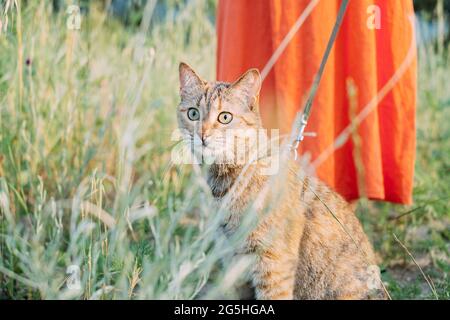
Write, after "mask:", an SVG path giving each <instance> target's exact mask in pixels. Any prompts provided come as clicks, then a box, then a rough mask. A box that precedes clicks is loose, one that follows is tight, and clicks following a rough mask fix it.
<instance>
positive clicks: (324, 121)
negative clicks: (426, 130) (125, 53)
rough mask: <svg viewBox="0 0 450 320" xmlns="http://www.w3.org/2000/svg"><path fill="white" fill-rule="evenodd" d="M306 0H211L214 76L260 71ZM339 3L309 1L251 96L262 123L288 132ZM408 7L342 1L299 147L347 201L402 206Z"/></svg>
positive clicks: (410, 32)
mask: <svg viewBox="0 0 450 320" xmlns="http://www.w3.org/2000/svg"><path fill="white" fill-rule="evenodd" d="M309 3H310V1H309V0H298V1H284V0H253V1H251V0H239V1H236V0H220V1H219V6H218V20H217V33H218V49H217V78H218V80H222V81H233V80H235V79H237V77H238V76H239V75H240V74H242V73H243V72H244V71H245V70H247V69H249V68H252V67H256V68H259V69H260V70H262V69H263V68H264V66H265V65H266V63H267V62H268V60H269V59H270V57H271V55H272V54H273V52H274V51H275V50H276V48H277V47H278V46H279V45H280V43H281V41H282V40H283V38H284V37H285V36H286V34H287V33H288V32H289V30H290V29H291V27H292V26H293V25H294V24H295V22H296V20H297V19H298V17H299V16H300V14H301V13H302V12H303V10H304V9H305V7H306V6H307V5H308V4H309ZM374 3H375V5H376V6H377V7H375V11H372V10H373V7H371V8H369V6H370V5H373V4H374ZM339 5H340V1H338V0H326V1H324V0H322V1H319V2H318V4H317V5H316V6H315V7H314V9H313V10H312V13H311V14H310V15H309V16H308V17H307V18H306V20H305V21H304V23H303V25H302V26H301V27H300V29H299V30H298V31H297V32H296V33H295V36H294V37H293V38H292V40H291V41H290V43H289V45H288V46H287V47H286V49H285V50H284V52H283V53H282V54H281V56H280V58H279V59H278V60H277V62H276V63H275V65H274V66H273V68H272V69H271V71H270V72H269V73H268V74H267V77H266V78H265V80H264V82H263V87H262V91H261V97H260V110H261V116H262V119H263V123H264V125H265V127H267V128H279V129H280V130H281V133H290V130H291V126H292V122H293V120H294V118H295V115H296V113H297V111H299V110H300V109H301V108H302V107H303V105H302V104H303V102H304V100H305V97H306V95H307V93H308V91H309V88H310V86H311V84H312V81H313V78H314V75H315V74H316V72H317V70H318V68H319V64H320V61H321V59H322V56H323V53H324V51H325V47H326V45H327V42H328V39H329V37H330V34H331V30H332V28H333V25H334V23H335V19H336V16H337V12H338V10H339ZM376 10H379V11H378V12H376ZM377 13H379V15H378V16H376V14H377ZM413 13H414V11H413V5H412V1H411V0H402V1H386V0H375V1H374V0H354V1H350V4H349V6H348V9H347V12H346V15H345V18H344V21H343V24H342V27H341V29H340V31H339V35H338V37H337V39H336V43H335V45H334V48H333V50H332V52H331V54H330V58H329V60H328V62H327V65H326V68H325V72H324V75H323V78H322V80H321V83H320V86H319V89H318V92H317V96H316V99H315V101H314V104H313V108H312V114H311V117H310V119H309V123H308V126H307V128H306V131H313V132H316V133H317V137H314V138H305V140H304V141H303V142H302V143H301V145H300V150H299V152H300V153H302V154H305V153H309V154H310V157H311V161H312V163H313V164H315V165H316V168H315V169H316V173H317V175H318V176H319V178H321V179H322V180H324V181H325V182H326V183H327V184H329V185H330V186H331V187H333V188H334V189H335V190H337V191H338V192H339V193H341V194H342V195H343V196H344V197H345V198H346V199H347V200H353V199H357V198H359V197H362V196H365V197H368V198H371V199H379V200H387V201H392V202H397V203H404V204H410V203H411V202H412V195H411V193H412V185H413V174H414V160H415V106H416V52H415V40H414V29H413V25H412V23H411V21H410V19H409V18H410V15H412V14H413ZM378 18H379V20H377V19H378ZM376 22H379V28H377V25H376ZM374 23H375V24H374ZM369 26H371V27H369ZM374 27H375V28H374ZM411 52H413V55H412V56H411V55H410V58H411V59H410V60H409V63H407V64H405V58H406V57H407V56H408V53H411ZM402 66H403V67H404V69H403V72H402V73H401V74H400V77H399V78H398V79H397V80H396V82H395V85H394V86H393V88H392V89H390V90H389V91H387V94H386V95H385V96H382V97H380V99H378V101H375V103H374V105H373V106H374V108H373V109H371V111H370V112H369V113H368V114H366V117H365V118H364V119H363V121H362V122H361V123H360V125H359V126H358V127H357V129H356V130H355V131H354V133H353V134H351V135H350V137H349V138H348V140H347V141H346V142H345V144H343V145H342V146H340V147H339V148H337V149H336V150H335V151H333V152H331V153H330V154H328V155H327V154H326V151H327V150H330V146H332V145H333V143H334V141H335V139H336V137H338V136H339V135H340V134H341V133H342V132H343V131H344V130H345V129H346V128H347V127H348V126H349V124H350V120H351V119H354V116H355V115H357V114H359V113H360V112H361V111H362V110H363V109H364V108H365V107H366V106H367V105H369V106H370V102H371V101H372V102H374V101H373V99H375V97H377V94H378V93H379V92H380V90H381V91H383V90H384V89H383V87H384V86H385V85H386V84H387V83H388V82H389V81H390V80H391V81H392V79H391V78H392V77H393V76H394V74H396V72H397V71H398V70H399V69H401V68H403V67H402ZM348 79H352V80H353V83H354V85H355V88H356V90H357V94H356V96H354V98H353V100H352V99H349V96H348V90H347V86H346V83H347V80H348ZM365 110H366V111H367V109H365ZM324 152H325V154H324ZM324 155H325V156H324Z"/></svg>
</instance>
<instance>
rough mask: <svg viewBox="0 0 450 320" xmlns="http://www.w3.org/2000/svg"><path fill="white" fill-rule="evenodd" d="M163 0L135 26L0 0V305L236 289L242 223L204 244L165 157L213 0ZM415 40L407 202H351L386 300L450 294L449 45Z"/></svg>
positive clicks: (186, 179)
mask: <svg viewBox="0 0 450 320" xmlns="http://www.w3.org/2000/svg"><path fill="white" fill-rule="evenodd" d="M5 3H12V2H10V1H6V2H5ZM19 3H20V2H19ZM169 3H170V5H169V6H168V10H167V12H165V14H164V17H163V19H156V20H155V21H154V22H153V23H152V24H151V28H149V29H148V31H146V28H145V26H144V27H142V26H140V27H139V26H135V27H133V26H130V27H124V25H123V24H122V23H121V22H119V21H117V20H116V19H114V18H112V17H111V16H109V15H108V14H107V13H106V12H105V11H104V10H102V9H101V8H100V7H99V6H96V5H92V6H90V7H89V10H88V13H84V14H83V15H82V21H81V25H80V29H79V30H72V29H73V28H71V27H70V26H68V21H67V19H68V15H67V14H66V13H65V12H64V10H62V11H61V12H59V13H54V12H52V6H51V5H50V1H49V2H47V1H29V2H28V3H27V5H23V7H22V8H20V10H18V9H17V8H16V7H13V6H10V7H9V8H8V9H7V10H6V11H5V12H4V10H5V7H3V8H2V7H0V8H1V13H0V17H1V21H2V22H3V29H2V27H0V29H1V33H0V299H64V298H75V299H162V298H166V299H182V298H185V299H193V298H197V299H198V298H234V297H236V294H237V293H236V290H235V285H238V284H239V283H240V282H241V281H243V279H244V275H245V273H246V272H247V265H248V263H249V261H248V260H246V259H245V258H243V259H237V258H233V254H232V248H233V245H235V244H237V243H238V242H239V241H241V240H242V238H243V237H244V236H245V232H242V234H241V233H240V234H237V235H236V237H235V238H233V239H230V240H228V241H225V239H223V238H217V236H216V233H215V232H214V231H215V230H216V228H217V226H218V223H219V219H218V215H217V214H215V213H214V212H211V210H210V208H211V205H212V197H211V195H210V194H209V192H208V189H207V187H206V186H205V180H204V178H202V174H201V172H200V171H201V169H200V168H198V167H191V166H179V165H174V164H173V163H172V162H171V150H172V148H173V146H174V145H175V144H176V141H173V139H171V133H172V130H173V129H174V128H175V127H176V121H175V120H176V119H175V108H176V105H177V103H178V73H177V71H178V63H179V61H188V62H189V63H190V64H191V65H193V66H195V67H196V68H197V69H198V71H199V72H200V73H201V74H202V75H204V76H205V77H208V78H210V79H212V78H214V74H215V73H214V65H215V27H214V21H213V20H212V19H211V16H210V15H211V12H212V13H214V2H212V1H208V2H206V1H188V2H187V4H185V2H183V1H169ZM6 17H7V18H8V20H7V24H6V23H5V22H6V19H5V18H6ZM424 43H425V42H423V43H421V45H420V46H419V49H418V55H419V80H418V88H419V92H418V108H417V158H416V172H415V187H414V204H413V205H412V206H410V207H405V206H399V205H393V204H389V203H376V202H372V201H368V200H364V199H363V200H361V201H360V202H359V203H358V215H359V217H360V218H361V220H362V221H363V224H364V228H365V230H366V231H367V233H368V235H369V237H370V238H371V240H372V242H373V243H374V245H375V248H376V251H377V253H378V255H379V257H380V261H381V266H382V277H383V281H384V282H385V284H386V286H387V288H388V290H389V292H390V294H391V297H392V298H393V299H436V298H438V299H450V278H449V275H450V256H449V249H450V242H449V240H450V215H449V212H450V203H449V195H450V166H449V161H448V159H449V155H450V123H449V120H448V119H450V90H449V83H448V75H449V74H450V50H449V49H450V48H449V47H446V46H445V45H443V43H442V42H439V41H438V40H433V41H428V42H427V43H426V44H424ZM69 275H71V276H69ZM78 276H79V280H80V283H79V285H78V282H77V281H74V279H76V278H78Z"/></svg>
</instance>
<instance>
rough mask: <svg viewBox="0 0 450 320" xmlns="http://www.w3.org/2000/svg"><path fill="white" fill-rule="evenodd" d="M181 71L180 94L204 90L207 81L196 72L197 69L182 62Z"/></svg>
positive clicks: (182, 95) (185, 94)
mask: <svg viewBox="0 0 450 320" xmlns="http://www.w3.org/2000/svg"><path fill="white" fill-rule="evenodd" d="M179 73H180V96H181V97H184V96H188V95H192V94H195V93H196V92H198V91H199V90H202V88H203V86H204V84H205V82H204V81H203V80H202V79H201V78H200V77H199V76H198V75H197V73H195V71H194V70H193V69H192V68H191V67H190V66H189V65H187V64H186V63H184V62H181V63H180V66H179Z"/></svg>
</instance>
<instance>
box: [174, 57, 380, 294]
mask: <svg viewBox="0 0 450 320" xmlns="http://www.w3.org/2000/svg"><path fill="white" fill-rule="evenodd" d="M179 79H180V98H181V102H180V104H179V106H178V109H177V119H178V126H179V128H180V129H181V130H182V131H183V132H184V139H185V140H186V141H187V142H188V143H190V144H191V146H192V145H197V146H199V147H200V149H201V152H202V157H203V156H205V157H206V158H208V157H209V158H210V159H212V160H210V162H211V163H210V166H209V168H208V177H207V181H208V184H209V187H210V188H211V192H212V195H213V196H214V197H215V199H216V201H217V203H218V204H219V205H224V206H226V208H227V209H228V210H229V215H228V216H227V217H226V218H224V222H223V228H224V230H225V232H226V233H228V234H232V233H233V232H234V231H235V230H236V229H237V228H238V227H239V225H240V224H241V223H242V221H243V218H244V217H245V215H246V214H248V212H250V211H249V210H248V208H249V207H251V206H252V205H253V206H255V204H256V206H255V208H256V209H255V210H257V212H258V213H257V218H258V222H257V224H256V226H255V228H254V230H253V231H252V232H251V233H250V235H249V236H248V238H247V239H246V243H245V246H244V252H245V253H248V254H252V255H254V256H255V257H256V260H255V263H254V265H253V268H252V273H251V274H252V284H253V286H254V288H255V294H256V298H257V299H385V298H386V297H387V296H386V291H385V289H384V286H383V284H382V282H381V279H380V272H379V269H378V267H377V266H376V262H375V261H376V259H375V255H374V252H373V249H372V247H371V244H370V243H369V240H368V238H367V236H366V235H365V233H364V231H363V229H362V227H361V224H360V223H359V221H358V219H357V217H356V216H355V214H354V212H353V210H352V208H351V207H350V205H349V204H348V203H347V202H346V201H345V200H344V199H343V198H342V197H341V196H340V195H338V194H337V193H335V192H334V191H332V190H331V189H330V188H329V187H327V186H326V185H325V184H324V183H322V182H321V181H319V180H318V179H317V178H315V177H312V176H303V177H302V176H301V174H299V172H301V170H300V166H299V164H298V162H297V161H294V159H292V157H291V158H289V159H287V163H286V164H285V165H283V164H280V166H279V167H280V168H281V169H280V171H283V172H284V177H283V178H282V179H275V180H274V179H272V178H271V176H270V175H267V174H262V173H261V172H262V170H259V169H261V168H260V166H265V165H267V163H266V162H264V161H261V162H259V163H258V161H256V163H255V164H254V166H253V167H252V168H251V169H249V167H248V166H246V165H245V163H240V162H238V161H236V157H233V156H235V153H236V150H238V149H240V150H241V151H242V149H243V148H244V153H245V152H247V153H248V152H250V151H251V150H252V148H251V147H244V146H243V145H244V144H238V147H236V146H233V148H231V147H228V144H227V143H226V141H225V140H226V139H225V138H224V136H225V132H227V134H230V132H231V137H232V138H236V139H239V138H240V137H241V135H242V131H239V130H240V129H253V130H259V129H262V124H261V120H260V116H259V110H258V98H259V92H260V88H261V77H260V74H259V72H258V70H257V69H250V70H248V71H247V72H245V73H244V74H243V75H242V76H241V77H239V79H237V80H236V81H235V82H233V83H226V82H207V81H204V80H202V79H201V78H200V77H199V76H198V75H197V73H196V72H195V71H194V70H193V69H192V68H191V67H190V66H188V65H187V64H185V63H180V65H179ZM233 132H236V133H235V134H234V136H233ZM262 158H264V157H262ZM202 159H203V158H202ZM261 195H265V196H261Z"/></svg>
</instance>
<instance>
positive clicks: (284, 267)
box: [253, 251, 296, 300]
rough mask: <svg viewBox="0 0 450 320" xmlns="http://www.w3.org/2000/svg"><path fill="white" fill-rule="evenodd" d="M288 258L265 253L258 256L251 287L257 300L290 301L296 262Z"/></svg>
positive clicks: (292, 293) (271, 252)
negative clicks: (252, 286)
mask: <svg viewBox="0 0 450 320" xmlns="http://www.w3.org/2000/svg"><path fill="white" fill-rule="evenodd" d="M288 257H289V256H286V255H284V256H283V255H280V254H277V253H276V251H265V252H263V253H261V254H259V255H258V259H257V263H256V264H255V269H254V273H253V285H254V287H255V293H256V298H257V299H259V300H292V299H293V295H294V286H295V270H296V261H294V259H290V258H288Z"/></svg>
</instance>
